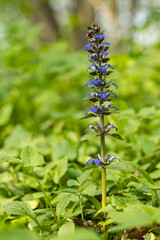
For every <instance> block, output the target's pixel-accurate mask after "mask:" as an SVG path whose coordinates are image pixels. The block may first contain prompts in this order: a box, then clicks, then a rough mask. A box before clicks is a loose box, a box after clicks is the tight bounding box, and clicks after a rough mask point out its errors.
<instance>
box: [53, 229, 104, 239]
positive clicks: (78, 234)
mask: <svg viewBox="0 0 160 240" xmlns="http://www.w3.org/2000/svg"><path fill="white" fill-rule="evenodd" d="M64 239H65V240H101V237H100V235H98V234H97V233H95V232H93V231H90V230H86V229H82V228H80V229H77V230H76V231H75V232H73V233H69V234H66V235H65V237H64V236H61V237H56V238H55V237H51V238H50V240H64Z"/></svg>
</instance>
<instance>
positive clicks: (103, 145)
mask: <svg viewBox="0 0 160 240" xmlns="http://www.w3.org/2000/svg"><path fill="white" fill-rule="evenodd" d="M100 126H101V129H103V128H104V116H103V115H101V116H100ZM104 157H105V136H104V134H101V159H102V162H104ZM105 206H106V169H105V168H103V167H102V208H104V207H105ZM104 218H106V213H105V214H104ZM105 229H106V228H105V225H104V226H103V231H105Z"/></svg>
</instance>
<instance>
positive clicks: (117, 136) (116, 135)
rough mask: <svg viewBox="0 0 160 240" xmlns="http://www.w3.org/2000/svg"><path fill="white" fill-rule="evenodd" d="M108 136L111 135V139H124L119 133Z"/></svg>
mask: <svg viewBox="0 0 160 240" xmlns="http://www.w3.org/2000/svg"><path fill="white" fill-rule="evenodd" d="M106 135H110V136H111V137H114V138H117V139H119V140H123V138H122V137H121V136H120V135H119V134H117V133H107V134H106Z"/></svg>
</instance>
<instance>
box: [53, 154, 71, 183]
mask: <svg viewBox="0 0 160 240" xmlns="http://www.w3.org/2000/svg"><path fill="white" fill-rule="evenodd" d="M67 169H68V158H67V157H63V158H61V159H59V160H58V162H57V165H56V168H55V170H54V175H53V180H54V182H55V183H56V184H57V183H59V181H60V179H61V178H62V177H63V175H64V174H65V173H66V171H67Z"/></svg>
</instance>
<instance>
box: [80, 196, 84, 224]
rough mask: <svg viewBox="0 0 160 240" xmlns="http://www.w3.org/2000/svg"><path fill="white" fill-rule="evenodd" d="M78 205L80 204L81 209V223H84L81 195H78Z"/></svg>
mask: <svg viewBox="0 0 160 240" xmlns="http://www.w3.org/2000/svg"><path fill="white" fill-rule="evenodd" d="M79 203H80V208H81V217H82V221H84V215H83V206H82V201H81V195H79Z"/></svg>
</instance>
